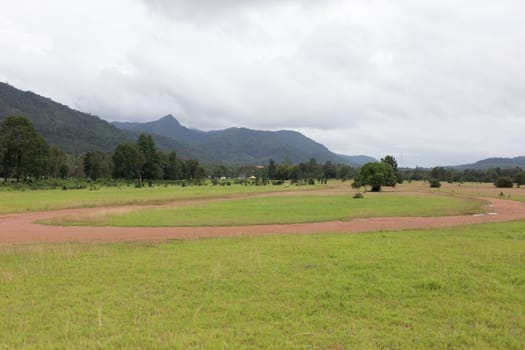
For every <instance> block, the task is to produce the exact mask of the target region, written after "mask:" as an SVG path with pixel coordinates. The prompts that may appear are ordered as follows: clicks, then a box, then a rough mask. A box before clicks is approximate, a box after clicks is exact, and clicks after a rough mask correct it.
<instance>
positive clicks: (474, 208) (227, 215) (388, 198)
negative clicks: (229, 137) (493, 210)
mask: <svg viewBox="0 0 525 350" xmlns="http://www.w3.org/2000/svg"><path fill="white" fill-rule="evenodd" d="M484 204H485V202H484V201H481V200H476V199H467V198H457V197H451V196H429V195H408V194H402V195H399V194H386V193H385V194H380V195H377V194H374V195H367V196H366V198H365V199H354V198H352V196H351V195H349V194H346V195H341V194H339V195H334V194H333V195H299V196H298V195H291V194H290V195H286V196H267V197H264V196H263V197H255V198H246V199H236V200H227V201H223V202H212V203H205V204H193V205H188V206H179V207H172V208H155V209H144V210H138V211H133V212H129V213H126V214H118V215H117V214H115V215H103V216H91V215H90V214H87V215H85V216H84V217H82V216H81V215H80V216H78V215H75V216H70V217H58V218H52V219H49V220H44V221H42V222H43V223H46V224H55V225H94V226H142V227H147V226H156V227H162V226H230V225H256V224H277V223H280V224H285V223H304V222H320V221H331V220H349V219H352V218H363V217H382V216H447V215H468V214H475V213H479V212H482V206H483V205H484Z"/></svg>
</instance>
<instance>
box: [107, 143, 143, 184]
mask: <svg viewBox="0 0 525 350" xmlns="http://www.w3.org/2000/svg"><path fill="white" fill-rule="evenodd" d="M112 160H113V177H114V178H117V179H127V180H134V179H140V176H141V173H142V165H143V163H144V159H143V157H142V154H141V153H140V152H139V150H138V148H137V146H136V145H134V144H132V143H121V144H120V145H118V146H117V148H115V151H114V152H113V156H112Z"/></svg>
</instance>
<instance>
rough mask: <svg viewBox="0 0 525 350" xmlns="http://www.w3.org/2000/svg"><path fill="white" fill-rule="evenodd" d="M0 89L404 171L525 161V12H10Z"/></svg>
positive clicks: (140, 3) (381, 8) (390, 5)
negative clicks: (314, 146)
mask: <svg viewBox="0 0 525 350" xmlns="http://www.w3.org/2000/svg"><path fill="white" fill-rule="evenodd" d="M0 80H2V81H7V82H9V83H10V84H11V85H13V86H15V87H18V88H21V89H24V90H32V91H35V92H37V93H39V94H41V95H45V96H47V97H51V98H53V99H54V100H56V101H59V102H61V103H64V104H67V105H69V106H71V107H73V108H76V109H79V110H81V111H84V112H89V113H92V114H96V115H98V116H100V117H102V118H103V119H107V120H127V121H149V120H154V119H158V118H159V117H162V116H164V115H166V114H170V113H171V114H173V115H174V116H176V117H177V119H179V121H180V122H181V123H182V124H184V125H187V126H189V127H193V128H198V129H204V130H209V129H219V128H226V127H231V126H245V127H249V128H255V129H269V130H276V129H294V130H298V131H301V132H303V133H304V134H306V135H307V136H309V137H311V138H313V139H314V140H316V141H318V142H321V143H323V144H324V145H326V146H327V147H328V148H330V149H331V150H332V151H335V152H338V153H345V154H366V155H371V156H374V157H378V158H379V157H382V156H383V155H385V154H393V155H394V156H396V158H398V161H399V162H400V163H401V158H402V165H404V166H416V165H421V166H434V165H451V164H460V163H468V162H472V161H476V160H479V159H482V158H486V157H490V156H517V155H525V142H524V140H525V1H523V0H498V1H493V0H461V1H457V0H441V1H436V0H428V1H427V0H397V1H392V0H323V1H317V0H201V1H199V0H193V1H190V0H111V1H107V0H90V1H70V0H46V1H41V0H16V1H3V0H2V1H0Z"/></svg>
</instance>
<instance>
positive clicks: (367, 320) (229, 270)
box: [0, 222, 525, 349]
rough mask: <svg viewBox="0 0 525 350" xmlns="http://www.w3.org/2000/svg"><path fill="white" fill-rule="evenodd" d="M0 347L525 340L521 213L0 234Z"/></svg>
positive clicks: (506, 344)
mask: <svg viewBox="0 0 525 350" xmlns="http://www.w3.org/2000/svg"><path fill="white" fill-rule="evenodd" d="M0 326H1V332H0V349H14V348H16V349H19V348H34V349H46V348H48V349H51V348H82V349H95V348H134V349H142V348H165V349H172V348H195V349H217V348H227V349H240V348H264V349H283V348H303V349H311V348H318V349H347V348H356V349H366V348H372V349H373V348H389V349H407V348H434V349H444V348H473V349H522V348H523V346H524V344H525V222H514V223H504V224H487V225H478V226H466V227H458V228H454V229H441V230H423V231H404V232H397V233H389V232H380V233H370V234H359V235H340V234H339V235H333V234H318V235H296V236H291V235H288V236H265V237H245V238H228V239H211V240H196V241H171V242H168V243H155V244H153V243H127V244H126V243H123V244H53V245H28V246H14V247H0Z"/></svg>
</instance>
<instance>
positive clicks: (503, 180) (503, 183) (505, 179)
mask: <svg viewBox="0 0 525 350" xmlns="http://www.w3.org/2000/svg"><path fill="white" fill-rule="evenodd" d="M494 186H496V187H499V188H511V187H513V186H514V183H513V181H512V178H511V177H509V176H501V177H498V178H497V179H496V181H494Z"/></svg>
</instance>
